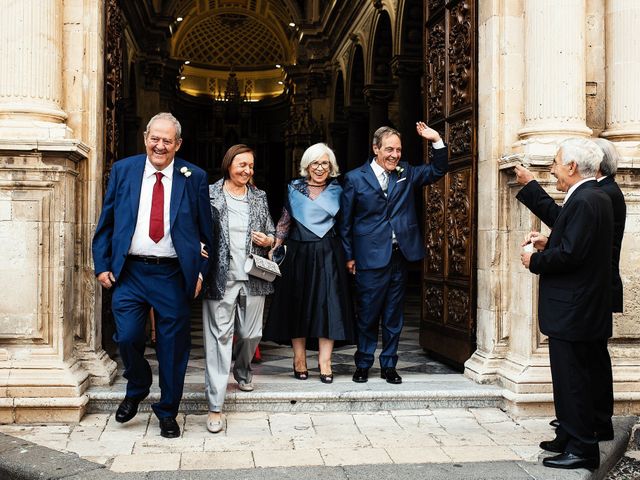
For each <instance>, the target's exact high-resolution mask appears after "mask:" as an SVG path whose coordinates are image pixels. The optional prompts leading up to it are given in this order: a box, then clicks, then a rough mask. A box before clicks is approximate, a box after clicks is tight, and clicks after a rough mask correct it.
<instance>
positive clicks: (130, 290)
mask: <svg viewBox="0 0 640 480" xmlns="http://www.w3.org/2000/svg"><path fill="white" fill-rule="evenodd" d="M144 144H145V147H146V154H142V155H136V156H133V157H128V158H125V159H122V160H120V161H117V162H115V163H114V164H113V167H112V169H111V175H110V179H109V186H108V187H107V192H106V194H105V198H104V205H103V207H102V214H101V215H100V220H99V221H98V226H97V228H96V233H95V235H94V238H93V260H94V269H95V272H96V275H97V278H98V281H99V282H100V284H101V285H102V286H103V287H104V288H107V289H113V297H112V311H113V316H114V318H115V322H116V334H115V336H114V340H115V341H116V342H117V343H118V347H119V349H120V355H121V356H122V361H123V363H124V369H125V370H124V377H125V378H126V379H127V390H126V396H125V398H124V400H123V401H122V403H121V404H120V406H119V407H118V410H117V411H116V421H117V422H120V423H124V422H128V421H129V420H131V419H132V418H133V417H134V416H135V415H136V413H137V412H138V404H139V403H140V402H141V401H142V400H143V399H144V398H145V397H146V396H147V395H148V394H149V389H150V387H151V383H152V373H151V367H150V366H149V363H148V362H147V360H146V359H145V358H144V350H145V323H146V320H147V317H148V315H149V310H150V309H151V308H153V311H154V314H155V323H156V335H157V338H156V353H157V356H158V369H159V383H160V390H161V395H160V401H159V402H157V403H154V404H153V405H152V408H153V411H154V413H155V414H156V416H157V417H158V420H159V423H160V434H161V435H162V436H163V437H167V438H173V437H178V436H180V427H179V426H178V423H177V422H176V420H175V418H176V415H177V413H178V406H179V404H180V400H181V398H182V389H183V386H184V376H185V372H186V369H187V362H188V360H189V350H190V346H191V336H190V325H189V324H190V303H191V299H193V298H195V297H196V296H198V294H199V293H200V290H201V288H202V279H203V278H204V275H205V274H206V271H207V267H208V260H207V259H206V258H204V257H203V256H201V249H202V248H208V247H209V246H210V245H211V244H212V241H211V238H212V222H211V207H210V205H209V193H208V184H207V175H206V173H205V172H204V171H203V170H201V169H200V168H198V167H196V166H195V165H192V164H191V163H188V162H186V161H184V160H182V159H180V158H176V157H175V154H176V152H177V151H178V149H179V148H180V145H181V144H182V139H181V126H180V123H179V122H178V120H177V119H176V118H175V117H174V116H173V115H171V114H170V113H159V114H157V115H156V116H154V117H153V118H152V119H151V120H150V121H149V123H148V125H147V129H146V131H145V132H144ZM202 245H204V247H203V246H202Z"/></svg>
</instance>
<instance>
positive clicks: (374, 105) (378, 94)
mask: <svg viewBox="0 0 640 480" xmlns="http://www.w3.org/2000/svg"><path fill="white" fill-rule="evenodd" d="M363 93H364V96H365V98H366V99H367V103H368V104H369V138H372V137H373V132H375V131H376V130H377V129H378V128H379V127H382V126H384V125H388V124H389V102H390V101H391V99H392V98H393V95H394V94H395V87H393V86H392V85H365V87H364V91H363Z"/></svg>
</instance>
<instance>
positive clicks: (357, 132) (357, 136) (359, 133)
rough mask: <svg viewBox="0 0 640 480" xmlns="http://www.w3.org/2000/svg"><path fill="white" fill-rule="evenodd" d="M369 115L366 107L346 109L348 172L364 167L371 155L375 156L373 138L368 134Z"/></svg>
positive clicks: (354, 106)
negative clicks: (360, 166)
mask: <svg viewBox="0 0 640 480" xmlns="http://www.w3.org/2000/svg"><path fill="white" fill-rule="evenodd" d="M367 113H368V112H367V108H366V107H365V106H364V105H353V106H350V107H345V118H346V119H347V149H348V150H347V168H346V171H349V170H352V169H354V168H356V167H357V166H359V165H362V164H363V163H364V162H365V160H366V159H367V157H368V156H369V155H373V152H372V150H371V137H370V136H369V135H368V132H367V128H368V125H369V117H368V115H367Z"/></svg>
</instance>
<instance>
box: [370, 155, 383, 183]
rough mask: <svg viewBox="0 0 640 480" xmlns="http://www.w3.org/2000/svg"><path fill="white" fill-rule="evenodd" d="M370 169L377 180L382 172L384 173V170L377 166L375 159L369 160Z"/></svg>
mask: <svg viewBox="0 0 640 480" xmlns="http://www.w3.org/2000/svg"><path fill="white" fill-rule="evenodd" d="M371 168H372V169H373V173H374V174H375V175H376V177H378V178H379V177H380V175H382V174H383V173H384V172H386V170H385V169H384V168H382V167H381V166H380V165H378V162H376V157H373V160H371Z"/></svg>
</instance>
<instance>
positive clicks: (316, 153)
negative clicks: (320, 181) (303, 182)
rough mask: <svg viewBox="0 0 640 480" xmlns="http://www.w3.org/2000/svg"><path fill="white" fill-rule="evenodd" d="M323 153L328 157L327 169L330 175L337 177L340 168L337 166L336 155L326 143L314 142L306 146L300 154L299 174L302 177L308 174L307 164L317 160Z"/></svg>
mask: <svg viewBox="0 0 640 480" xmlns="http://www.w3.org/2000/svg"><path fill="white" fill-rule="evenodd" d="M323 155H327V156H328V157H329V163H330V164H331V168H330V169H329V176H330V177H337V176H338V175H340V169H339V168H338V162H336V155H335V153H333V150H331V149H330V148H329V147H328V146H327V144H326V143H316V144H314V145H311V146H310V147H309V148H307V149H306V150H305V151H304V153H303V154H302V159H301V160H300V175H301V176H303V177H305V178H306V177H308V176H309V165H311V164H312V163H313V162H315V161H316V160H318V159H319V158H320V157H322V156H323Z"/></svg>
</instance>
